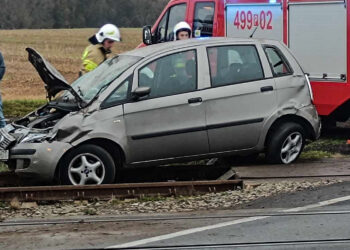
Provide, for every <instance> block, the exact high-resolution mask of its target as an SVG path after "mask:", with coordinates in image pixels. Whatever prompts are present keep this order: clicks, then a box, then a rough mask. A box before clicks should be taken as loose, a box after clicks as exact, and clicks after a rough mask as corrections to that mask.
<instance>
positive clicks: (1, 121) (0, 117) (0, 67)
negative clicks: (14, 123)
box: [0, 52, 6, 128]
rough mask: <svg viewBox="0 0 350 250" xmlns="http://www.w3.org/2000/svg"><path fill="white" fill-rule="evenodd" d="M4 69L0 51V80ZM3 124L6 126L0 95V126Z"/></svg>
mask: <svg viewBox="0 0 350 250" xmlns="http://www.w3.org/2000/svg"><path fill="white" fill-rule="evenodd" d="M5 70H6V67H5V62H4V58H3V56H2V54H1V52H0V82H1V80H2V78H3V77H4V75H5ZM5 126H6V122H5V117H4V113H3V111H2V100H1V95H0V128H3V127H5Z"/></svg>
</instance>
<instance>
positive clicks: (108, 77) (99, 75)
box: [64, 55, 141, 101]
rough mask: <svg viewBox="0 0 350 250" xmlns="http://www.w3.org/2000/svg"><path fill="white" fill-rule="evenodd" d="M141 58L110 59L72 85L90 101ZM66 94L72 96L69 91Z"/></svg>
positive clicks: (85, 99) (121, 57) (120, 57)
mask: <svg viewBox="0 0 350 250" xmlns="http://www.w3.org/2000/svg"><path fill="white" fill-rule="evenodd" d="M140 59H141V57H137V56H129V55H120V56H116V57H114V58H111V59H108V60H107V61H105V62H104V63H103V64H101V65H100V66H99V67H97V68H96V69H95V70H93V71H91V72H90V73H88V74H85V75H83V76H82V77H80V78H78V79H77V80H76V81H75V82H73V83H72V85H71V86H72V87H73V89H74V90H75V92H77V93H78V94H79V95H80V97H81V98H82V99H83V100H84V101H90V100H92V99H93V98H94V97H95V96H96V95H97V94H99V93H101V92H102V91H103V90H105V89H106V87H107V86H109V84H110V83H111V82H113V81H114V80H115V79H116V78H118V77H119V76H120V75H121V74H122V73H123V72H124V71H125V70H127V69H128V68H129V67H131V66H132V65H134V64H135V63H136V62H138V61H139V60H140ZM64 96H66V97H72V95H71V93H69V92H68V91H66V92H65V94H64Z"/></svg>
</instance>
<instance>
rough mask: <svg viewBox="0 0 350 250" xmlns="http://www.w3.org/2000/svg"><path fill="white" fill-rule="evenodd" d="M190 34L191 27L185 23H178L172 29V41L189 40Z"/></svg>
mask: <svg viewBox="0 0 350 250" xmlns="http://www.w3.org/2000/svg"><path fill="white" fill-rule="evenodd" d="M191 34H192V29H191V26H190V25H189V24H188V23H186V22H179V23H178V24H176V25H175V28H174V41H177V40H186V39H190V38H191Z"/></svg>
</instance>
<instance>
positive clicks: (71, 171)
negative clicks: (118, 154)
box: [60, 144, 115, 185]
mask: <svg viewBox="0 0 350 250" xmlns="http://www.w3.org/2000/svg"><path fill="white" fill-rule="evenodd" d="M114 180H115V164H114V161H113V159H112V157H111V155H110V154H109V153H108V152H107V151H106V150H104V149H103V148H101V147H99V146H96V145H90V144H87V145H82V146H80V147H78V148H76V149H74V150H73V151H71V152H69V153H68V154H67V155H66V156H64V158H63V159H62V162H61V164H60V181H61V183H62V184H64V185H100V184H111V183H113V182H114Z"/></svg>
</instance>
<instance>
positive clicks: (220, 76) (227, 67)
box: [208, 45, 264, 87]
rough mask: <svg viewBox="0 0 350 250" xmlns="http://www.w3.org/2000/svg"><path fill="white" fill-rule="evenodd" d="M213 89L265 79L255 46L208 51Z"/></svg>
mask: <svg viewBox="0 0 350 250" xmlns="http://www.w3.org/2000/svg"><path fill="white" fill-rule="evenodd" d="M208 57H209V65H210V74H211V84H212V86H213V87H219V86H225V85H231V84H238V83H243V82H250V81H254V80H260V79H263V78H264V74H263V69H262V66H261V62H260V58H259V55H258V52H257V50H256V48H255V46H250V45H249V46H224V47H213V48H209V49H208Z"/></svg>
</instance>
